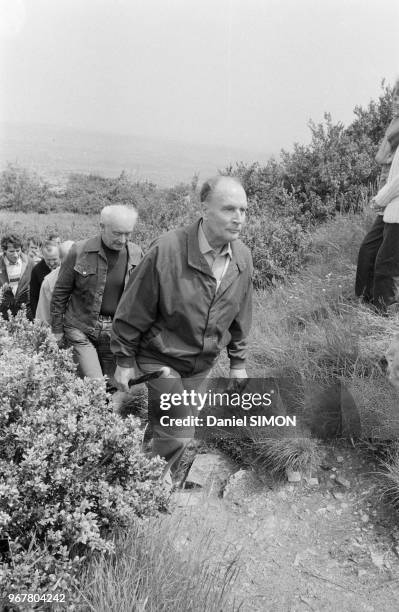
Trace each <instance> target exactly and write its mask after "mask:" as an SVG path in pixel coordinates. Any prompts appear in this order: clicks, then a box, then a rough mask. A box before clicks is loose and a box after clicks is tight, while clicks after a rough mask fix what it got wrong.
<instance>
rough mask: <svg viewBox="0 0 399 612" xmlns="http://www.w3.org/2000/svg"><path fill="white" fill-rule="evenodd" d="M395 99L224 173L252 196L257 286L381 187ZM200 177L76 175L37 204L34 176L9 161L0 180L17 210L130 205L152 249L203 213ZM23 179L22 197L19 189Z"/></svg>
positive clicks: (328, 121)
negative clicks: (379, 154)
mask: <svg viewBox="0 0 399 612" xmlns="http://www.w3.org/2000/svg"><path fill="white" fill-rule="evenodd" d="M391 100H392V90H391V88H390V87H388V86H386V85H383V88H382V93H381V95H380V97H379V99H378V100H377V101H371V102H370V103H369V105H368V106H367V107H366V108H362V107H360V106H357V107H356V108H355V110H354V115H355V118H354V120H353V122H352V123H351V124H350V125H349V126H348V127H345V126H344V125H343V124H342V123H334V122H333V120H332V117H331V115H330V114H329V113H326V114H325V115H324V120H323V121H322V122H321V123H319V124H316V123H315V122H313V121H310V122H309V128H310V133H311V140H310V143H309V144H307V145H303V144H298V143H296V144H295V145H294V146H293V150H292V151H290V152H288V151H282V152H281V156H280V160H279V161H278V160H276V159H274V158H272V159H270V160H269V161H268V162H267V163H266V165H264V166H262V165H260V164H259V163H253V164H249V165H246V164H244V163H242V162H240V163H237V164H235V165H234V166H233V165H231V166H229V167H228V168H226V169H225V170H224V171H223V174H228V175H235V176H238V177H239V178H240V179H241V180H242V182H243V185H244V187H245V189H246V191H247V194H248V198H249V202H250V206H249V220H248V224H247V226H246V228H245V230H244V233H243V238H244V241H246V242H247V244H248V246H250V248H251V250H252V252H253V258H254V265H255V285H256V286H257V287H265V286H267V285H268V284H270V283H273V282H275V281H277V280H279V279H281V278H285V277H287V275H289V274H292V273H295V272H297V271H298V270H299V269H300V267H301V265H302V264H303V263H305V261H306V259H307V256H308V251H309V241H310V238H309V232H310V231H311V230H313V229H314V227H315V226H317V225H319V224H320V223H321V222H325V221H327V220H328V219H330V218H332V217H334V216H335V215H336V214H337V213H347V212H359V211H361V210H362V209H363V208H364V205H365V203H366V202H367V201H368V199H369V197H370V195H371V194H372V193H373V192H374V191H375V189H376V181H377V176H378V172H379V168H378V166H377V164H376V163H375V160H374V156H375V153H376V150H377V146H378V144H379V142H380V140H381V138H382V135H383V133H384V130H385V128H386V126H387V124H388V122H389V119H390V115H391ZM197 181H198V177H197V176H194V177H193V180H192V183H191V185H184V184H180V185H176V186H174V187H171V188H168V189H160V188H158V187H156V186H155V185H154V184H153V183H149V182H137V181H132V180H131V179H130V178H129V177H128V176H127V174H126V173H124V172H122V173H121V174H120V176H119V177H117V178H105V177H101V176H98V175H95V174H90V175H88V176H85V175H82V174H72V175H70V177H69V179H68V181H67V184H66V186H65V189H64V191H62V192H59V193H57V195H56V196H55V195H54V193H51V190H50V191H49V190H47V191H46V189H44V188H43V189H44V191H43V197H42V200H43V198H44V200H43V201H41V203H40V205H39V204H38V203H37V202H38V201H39V200H38V196H37V193H38V187H37V184H38V179H37V177H33V175H32V176H31V175H30V174H29V173H28V172H27V171H26V170H23V169H18V168H17V167H15V166H13V167H12V172H11V166H9V168H8V170H7V171H4V173H3V174H2V177H1V179H0V193H3V196H2V199H0V202H3V204H2V206H3V208H4V207H7V208H9V209H12V210H24V211H27V210H38V211H42V212H44V211H46V210H52V211H54V212H55V211H57V213H61V212H62V211H68V212H73V213H76V214H77V213H79V214H82V216H83V215H87V216H93V215H97V214H98V213H99V211H100V210H101V208H102V207H103V206H104V205H106V204H111V203H127V204H133V205H134V206H136V207H137V209H138V211H139V223H138V225H137V227H136V229H135V236H134V237H135V240H136V241H137V242H139V243H140V245H141V246H142V247H143V248H144V249H147V248H148V246H149V245H150V243H151V242H152V241H153V240H154V239H155V238H156V237H157V236H158V235H159V234H161V233H164V232H166V231H168V230H170V229H173V228H175V227H178V226H181V225H185V224H187V223H189V222H191V221H192V220H193V219H194V218H195V217H196V216H198V213H199V210H200V206H199V199H198V193H197ZM21 182H22V184H23V185H24V189H23V193H24V194H25V195H23V196H22V195H17V194H18V193H20V191H21V189H20V187H19V185H20V183H21ZM30 185H31V187H29V186H30ZM29 189H31V191H32V196H31V198H30V199H29V198H28V197H27V195H26V194H27V193H28V192H29ZM5 193H7V194H8V195H7V196H5V195H4V194H5ZM35 194H36V195H35ZM89 218H90V217H89ZM96 223H97V222H96ZM83 225H85V226H86V225H88V226H89V227H91V231H89V232H87V233H86V235H87V234H88V233H89V235H90V234H94V233H95V232H96V231H97V229H96V226H95V225H94V224H93V222H92V221H91V223H90V222H89V223H88V220H87V221H85V220H83ZM58 229H59V231H60V233H61V234H62V235H63V237H64V238H72V239H77V237H79V238H81V237H83V236H82V233H83V232H82V230H81V227H80V224H79V225H77V226H76V227H74V228H73V231H72V232H71V233H70V234H67V235H65V234H66V232H64V231H63V229H64V228H62V227H59V228H58ZM0 231H1V232H2V233H3V232H4V230H2V229H1V228H0Z"/></svg>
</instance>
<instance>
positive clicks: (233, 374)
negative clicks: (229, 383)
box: [229, 368, 248, 378]
mask: <svg viewBox="0 0 399 612" xmlns="http://www.w3.org/2000/svg"><path fill="white" fill-rule="evenodd" d="M229 377H230V378H248V374H247V371H246V369H245V368H242V369H241V370H239V369H236V368H231V369H230V374H229Z"/></svg>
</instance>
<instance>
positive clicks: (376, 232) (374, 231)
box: [355, 215, 385, 302]
mask: <svg viewBox="0 0 399 612" xmlns="http://www.w3.org/2000/svg"><path fill="white" fill-rule="evenodd" d="M384 225H385V223H384V221H383V218H382V215H378V216H377V218H376V220H375V221H374V224H373V226H372V228H371V229H370V231H369V232H368V233H367V234H366V236H365V238H364V240H363V242H362V244H361V246H360V249H359V254H358V261H357V269H356V282H355V294H356V295H357V296H358V297H361V296H363V299H364V301H365V302H370V301H372V298H373V282H374V267H375V262H376V258H377V254H378V250H379V248H380V247H381V244H382V241H383V234H384Z"/></svg>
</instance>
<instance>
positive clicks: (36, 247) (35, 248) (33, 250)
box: [28, 241, 40, 257]
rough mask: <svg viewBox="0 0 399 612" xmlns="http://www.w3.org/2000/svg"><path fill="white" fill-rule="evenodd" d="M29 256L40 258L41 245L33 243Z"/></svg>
mask: <svg viewBox="0 0 399 612" xmlns="http://www.w3.org/2000/svg"><path fill="white" fill-rule="evenodd" d="M28 255H30V256H31V257H36V256H39V257H40V247H39V245H38V244H36V243H35V242H32V241H31V242H30V243H29V246H28Z"/></svg>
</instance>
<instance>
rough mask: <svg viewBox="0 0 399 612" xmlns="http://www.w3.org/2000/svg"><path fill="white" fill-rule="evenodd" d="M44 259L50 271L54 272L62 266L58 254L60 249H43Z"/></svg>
mask: <svg viewBox="0 0 399 612" xmlns="http://www.w3.org/2000/svg"><path fill="white" fill-rule="evenodd" d="M43 259H44V261H45V262H46V264H47V265H48V267H49V268H50V270H54V269H55V268H57V266H59V265H60V255H59V252H58V248H56V247H55V248H51V249H43Z"/></svg>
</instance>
